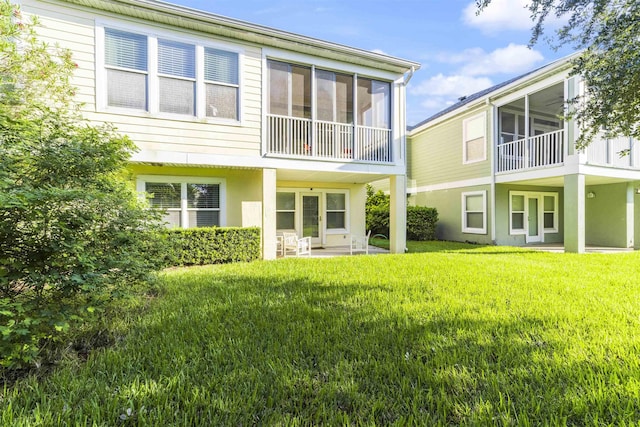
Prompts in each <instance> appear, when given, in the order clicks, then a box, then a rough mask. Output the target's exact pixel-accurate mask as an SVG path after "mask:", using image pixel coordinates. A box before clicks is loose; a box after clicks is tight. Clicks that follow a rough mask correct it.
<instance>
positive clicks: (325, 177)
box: [276, 169, 389, 184]
mask: <svg viewBox="0 0 640 427" xmlns="http://www.w3.org/2000/svg"><path fill="white" fill-rule="evenodd" d="M276 176H277V179H278V181H307V182H338V183H345V184H366V183H368V182H372V181H376V180H379V179H383V178H388V177H389V175H385V174H369V173H352V172H335V171H331V172H326V171H310V170H289V169H278V171H277V172H276Z"/></svg>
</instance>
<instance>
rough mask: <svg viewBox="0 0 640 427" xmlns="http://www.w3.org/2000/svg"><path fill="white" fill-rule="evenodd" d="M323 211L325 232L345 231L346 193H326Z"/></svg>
mask: <svg viewBox="0 0 640 427" xmlns="http://www.w3.org/2000/svg"><path fill="white" fill-rule="evenodd" d="M325 211H326V218H327V223H326V226H327V231H329V230H346V228H347V195H346V193H343V192H340V193H326V203H325Z"/></svg>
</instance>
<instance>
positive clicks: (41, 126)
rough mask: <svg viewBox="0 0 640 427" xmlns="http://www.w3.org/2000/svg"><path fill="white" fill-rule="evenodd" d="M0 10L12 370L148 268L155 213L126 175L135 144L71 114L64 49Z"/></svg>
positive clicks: (4, 258)
mask: <svg viewBox="0 0 640 427" xmlns="http://www.w3.org/2000/svg"><path fill="white" fill-rule="evenodd" d="M0 10H1V11H2V17H3V19H2V21H1V22H0V32H1V33H2V34H3V37H2V38H1V39H0V49H1V50H0V57H1V58H2V61H1V65H0V79H1V85H0V101H1V102H0V158H2V168H0V332H1V333H2V339H1V340H0V366H2V367H5V368H17V367H20V366H26V365H29V364H39V363H41V362H42V360H40V355H39V351H40V349H41V348H42V346H43V345H44V344H45V343H46V342H47V341H51V340H56V339H61V338H62V337H63V336H64V333H65V332H66V331H68V330H69V328H70V326H71V325H73V324H74V323H77V322H79V321H82V320H83V319H86V318H88V317H90V316H91V315H92V313H94V312H96V311H99V310H100V309H101V307H102V306H103V305H104V304H105V303H106V301H108V300H110V299H111V298H114V297H115V296H117V295H118V294H119V293H121V292H123V291H124V290H125V289H126V287H127V286H130V285H131V284H132V282H136V281H139V280H142V279H143V278H145V277H146V276H147V274H148V272H149V269H150V268H151V267H153V262H152V260H150V259H148V258H147V257H146V256H145V254H144V248H145V247H146V246H147V245H149V244H150V242H152V240H153V238H152V236H153V235H154V233H153V226H152V225H151V224H152V221H153V220H154V219H155V218H156V216H155V214H153V213H151V212H149V211H148V210H146V209H144V206H143V204H142V203H141V202H139V201H138V198H137V195H136V193H135V191H134V190H133V188H132V185H131V184H130V180H129V179H128V178H127V177H126V175H125V174H124V166H125V165H126V162H127V159H128V158H129V156H130V154H131V152H132V151H133V149H134V146H133V143H132V142H131V141H130V140H129V139H127V138H126V137H121V136H119V135H118V134H116V133H115V131H114V130H113V129H112V128H111V127H109V126H101V127H92V126H90V125H88V124H87V123H86V122H84V121H83V120H82V119H81V118H80V117H79V116H78V113H77V111H78V106H77V105H76V104H74V103H73V101H72V97H73V94H74V89H73V87H72V86H71V85H70V78H71V76H72V73H73V70H74V69H75V64H74V63H73V62H72V61H71V56H70V54H69V52H68V51H65V50H61V49H59V48H55V47H51V46H47V45H45V44H43V43H41V42H39V41H37V39H36V37H35V28H36V23H37V21H35V20H23V19H22V16H21V13H20V10H19V8H18V7H17V6H15V5H12V4H10V3H9V2H8V1H6V0H2V1H1V2H0ZM5 35H7V37H5Z"/></svg>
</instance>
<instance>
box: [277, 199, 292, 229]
mask: <svg viewBox="0 0 640 427" xmlns="http://www.w3.org/2000/svg"><path fill="white" fill-rule="evenodd" d="M295 228H296V193H289V192H277V193H276V229H278V230H295Z"/></svg>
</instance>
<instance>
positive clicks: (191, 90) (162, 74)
mask: <svg viewBox="0 0 640 427" xmlns="http://www.w3.org/2000/svg"><path fill="white" fill-rule="evenodd" d="M158 76H159V77H158V80H159V93H160V111H161V112H163V113H176V114H188V115H191V116H193V115H195V101H196V95H195V90H196V47H195V46H193V45H188V44H185V43H178V42H174V41H168V40H158Z"/></svg>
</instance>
